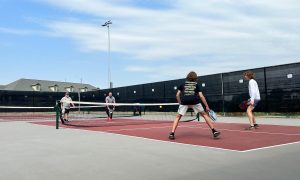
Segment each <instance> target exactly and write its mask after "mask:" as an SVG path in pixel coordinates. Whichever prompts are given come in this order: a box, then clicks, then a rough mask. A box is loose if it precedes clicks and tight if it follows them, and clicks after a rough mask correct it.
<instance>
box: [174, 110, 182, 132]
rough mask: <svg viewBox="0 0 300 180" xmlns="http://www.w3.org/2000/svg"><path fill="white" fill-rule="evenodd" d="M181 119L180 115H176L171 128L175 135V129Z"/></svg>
mask: <svg viewBox="0 0 300 180" xmlns="http://www.w3.org/2000/svg"><path fill="white" fill-rule="evenodd" d="M181 117H182V115H180V114H177V115H176V118H175V120H174V122H173V127H172V132H173V133H175V131H176V129H177V126H178V123H179V121H180V119H181Z"/></svg>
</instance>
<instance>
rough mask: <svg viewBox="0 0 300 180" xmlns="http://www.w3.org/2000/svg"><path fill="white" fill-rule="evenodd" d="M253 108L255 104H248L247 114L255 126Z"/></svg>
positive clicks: (251, 124)
mask: <svg viewBox="0 0 300 180" xmlns="http://www.w3.org/2000/svg"><path fill="white" fill-rule="evenodd" d="M252 110H253V106H251V105H250V106H248V108H247V116H248V119H249V122H250V126H254V122H255V118H254V116H253V113H252Z"/></svg>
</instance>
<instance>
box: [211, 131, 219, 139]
mask: <svg viewBox="0 0 300 180" xmlns="http://www.w3.org/2000/svg"><path fill="white" fill-rule="evenodd" d="M220 134H221V133H220V132H219V131H215V132H213V135H214V138H216V137H218V136H220Z"/></svg>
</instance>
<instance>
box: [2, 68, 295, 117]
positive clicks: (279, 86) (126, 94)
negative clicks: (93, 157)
mask: <svg viewBox="0 0 300 180" xmlns="http://www.w3.org/2000/svg"><path fill="white" fill-rule="evenodd" d="M252 71H253V72H254V73H255V74H256V75H255V80H256V81H257V83H258V86H259V90H260V93H261V102H260V103H259V105H258V107H257V108H256V109H255V110H256V111H265V112H300V63H294V64H287V65H280V66H272V67H266V68H257V69H252ZM243 72H245V71H236V72H230V73H224V74H214V75H208V76H200V77H198V83H199V86H200V88H201V91H202V92H203V93H204V95H205V97H206V99H207V102H208V104H209V106H210V107H211V108H212V109H213V110H215V111H217V112H222V111H224V112H240V111H242V110H240V109H239V104H240V103H241V102H242V101H244V100H247V99H248V98H249V94H248V81H246V80H244V79H243V78H244V77H243ZM222 80H223V84H222ZM184 81H185V79H177V80H170V81H163V82H155V83H148V84H141V85H134V86H127V87H119V88H113V89H110V90H106V89H104V90H97V91H90V92H81V93H80V94H79V93H70V96H71V98H72V99H73V100H74V101H78V100H79V96H80V100H81V101H87V102H104V101H105V97H106V96H107V95H108V92H109V91H111V92H112V93H113V96H114V97H115V98H116V101H117V102H123V103H126V102H128V103H137V102H139V103H165V102H167V103H173V102H176V97H175V96H176V92H177V88H178V87H179V86H180V85H181V84H182V83H184ZM222 85H223V86H222ZM222 87H223V88H222ZM63 96H64V93H62V92H32V91H28V92H26V91H24V92H21V91H5V90H0V105H1V106H54V105H55V102H56V100H60V99H61V98H62V97H63Z"/></svg>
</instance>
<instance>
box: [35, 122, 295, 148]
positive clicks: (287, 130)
mask: <svg viewBox="0 0 300 180" xmlns="http://www.w3.org/2000/svg"><path fill="white" fill-rule="evenodd" d="M98 121H100V120H98ZM117 121H118V120H116V121H113V122H106V121H101V123H98V126H97V124H96V123H94V125H91V126H89V125H88V124H89V121H86V123H87V124H86V125H87V126H85V127H81V126H70V125H61V124H60V128H72V129H82V130H89V131H101V132H108V133H113V134H120V135H128V136H134V137H141V138H147V139H154V140H160V141H169V142H176V143H181V144H187V145H195V146H205V147H212V148H219V149H224V150H232V151H240V152H246V151H252V150H257V149H261V148H269V147H274V146H280V145H286V144H291V143H298V142H300V127H298V126H281V125H260V128H259V129H255V130H251V131H249V130H244V129H245V127H247V124H237V123H219V122H218V123H215V128H216V129H218V130H219V131H220V132H221V135H220V138H218V139H214V138H213V137H212V133H211V130H210V129H209V128H208V126H207V125H206V124H205V123H199V122H185V123H180V124H179V127H178V129H177V131H176V139H175V140H169V139H168V135H169V132H170V130H171V127H172V122H163V123H162V122H161V123H158V124H154V123H152V124H136V125H134V124H131V125H126V123H125V124H119V123H118V122H117ZM32 123H34V124H40V125H50V126H55V122H53V121H51V122H50V121H43V122H32ZM127 123H129V122H127ZM90 124H93V123H91V122H90ZM53 128H54V127H53ZM58 131H59V130H58Z"/></svg>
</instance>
